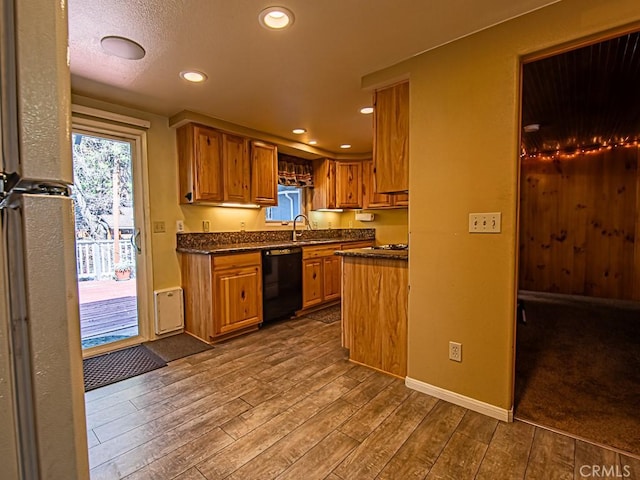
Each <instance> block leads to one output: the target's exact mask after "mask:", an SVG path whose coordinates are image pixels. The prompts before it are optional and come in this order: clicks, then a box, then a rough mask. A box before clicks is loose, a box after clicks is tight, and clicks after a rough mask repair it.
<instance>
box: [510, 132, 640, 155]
mask: <svg viewBox="0 0 640 480" xmlns="http://www.w3.org/2000/svg"><path fill="white" fill-rule="evenodd" d="M637 146H638V140H635V139H634V140H628V137H627V138H626V139H625V140H623V141H618V142H614V143H613V144H611V143H608V142H602V144H600V145H591V146H583V147H567V148H564V149H557V150H556V151H555V152H553V153H550V152H537V153H527V152H526V150H525V148H524V147H523V148H522V149H521V153H520V158H522V159H538V160H542V161H552V160H554V159H556V158H559V157H562V158H575V157H576V156H578V155H593V154H596V153H601V152H604V151H609V150H612V149H614V148H630V147H637Z"/></svg>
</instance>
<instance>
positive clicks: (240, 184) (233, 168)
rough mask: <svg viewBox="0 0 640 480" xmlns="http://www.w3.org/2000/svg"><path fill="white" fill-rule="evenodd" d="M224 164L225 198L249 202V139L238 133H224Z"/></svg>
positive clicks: (229, 200)
mask: <svg viewBox="0 0 640 480" xmlns="http://www.w3.org/2000/svg"><path fill="white" fill-rule="evenodd" d="M222 153H223V157H222V158H223V166H224V187H225V188H224V200H225V201H228V202H238V203H247V202H249V199H250V192H249V151H248V145H247V139H246V138H244V137H239V136H237V135H229V134H227V133H224V134H222Z"/></svg>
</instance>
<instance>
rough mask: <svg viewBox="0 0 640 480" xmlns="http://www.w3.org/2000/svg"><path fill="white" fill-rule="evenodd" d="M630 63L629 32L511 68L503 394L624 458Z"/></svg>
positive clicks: (637, 363) (634, 337) (632, 441)
mask: <svg viewBox="0 0 640 480" xmlns="http://www.w3.org/2000/svg"><path fill="white" fill-rule="evenodd" d="M583 45H584V44H583ZM638 64H640V32H632V33H625V34H623V35H619V36H616V37H613V38H612V37H609V38H608V39H606V40H603V41H600V42H599V43H592V44H589V45H584V46H581V47H580V48H574V49H572V50H569V51H567V50H565V51H563V52H562V53H559V54H556V55H553V56H548V55H546V56H539V57H537V58H532V59H528V60H527V61H526V62H525V63H524V65H523V69H522V95H521V101H522V106H521V111H522V125H521V126H522V155H521V163H520V205H519V222H520V225H519V268H518V272H519V278H518V284H519V295H518V299H519V304H520V307H523V308H522V309H520V311H519V313H520V315H519V319H518V320H519V321H518V325H517V333H516V382H515V399H514V407H515V417H516V418H518V419H520V420H524V421H529V422H532V423H535V424H538V425H541V426H545V427H549V428H552V429H554V430H557V431H562V432H564V433H568V434H570V435H572V436H574V437H578V438H582V439H584V440H587V441H591V442H593V443H597V444H602V445H607V446H609V447H613V448H616V449H618V450H620V451H624V452H629V453H632V454H634V455H640V418H638V416H637V411H638V410H637V409H638V408H639V407H640V404H638V398H640V322H638V319H639V318H640V222H638V219H639V218H640V161H639V159H640V150H639V146H638V144H639V141H640V91H639V90H638V88H637V85H638V82H640V69H638V68H637V66H638Z"/></svg>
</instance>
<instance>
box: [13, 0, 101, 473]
mask: <svg viewBox="0 0 640 480" xmlns="http://www.w3.org/2000/svg"><path fill="white" fill-rule="evenodd" d="M0 3H1V6H2V12H1V19H0V21H1V25H0V34H1V37H2V38H1V39H0V40H1V46H0V54H1V57H0V62H1V65H0V66H1V77H0V86H1V90H0V99H1V102H2V109H1V113H2V115H1V117H0V118H1V120H0V122H1V123H0V127H1V131H2V136H1V146H2V177H1V179H0V186H1V187H2V188H1V190H2V191H1V197H0V202H1V203H0V218H1V234H2V238H1V243H0V271H1V272H0V284H1V285H0V286H1V287H2V294H1V295H0V478H2V479H3V480H4V479H7V480H13V479H23V478H24V479H29V480H31V479H34V480H36V479H51V480H75V479H86V478H89V471H88V470H89V468H88V460H87V441H86V425H85V410H84V388H83V379H82V350H81V346H80V322H79V313H78V290H77V283H76V266H75V246H74V223H73V205H72V201H71V200H70V198H69V196H68V195H69V189H70V186H71V183H72V181H73V171H72V163H71V147H70V133H71V122H70V120H71V119H70V107H71V102H70V81H69V65H68V53H67V43H68V39H67V11H66V8H67V6H66V1H65V0H55V1H54V0H0Z"/></svg>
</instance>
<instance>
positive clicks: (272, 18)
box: [258, 7, 293, 30]
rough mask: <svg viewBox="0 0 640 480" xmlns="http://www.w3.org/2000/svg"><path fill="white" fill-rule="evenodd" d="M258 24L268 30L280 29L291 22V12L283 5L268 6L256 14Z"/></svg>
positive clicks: (288, 25)
mask: <svg viewBox="0 0 640 480" xmlns="http://www.w3.org/2000/svg"><path fill="white" fill-rule="evenodd" d="M258 20H259V21H260V25H262V26H263V27H264V28H268V29H269V30H282V29H283V28H287V27H290V26H291V25H292V24H293V12H292V11H291V10H289V9H288V8H285V7H268V8H265V9H264V10H262V11H261V12H260V15H258Z"/></svg>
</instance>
